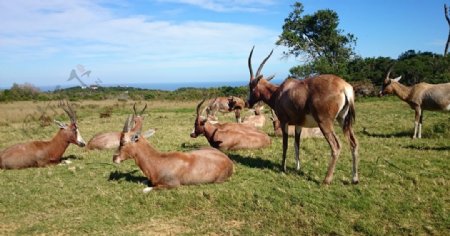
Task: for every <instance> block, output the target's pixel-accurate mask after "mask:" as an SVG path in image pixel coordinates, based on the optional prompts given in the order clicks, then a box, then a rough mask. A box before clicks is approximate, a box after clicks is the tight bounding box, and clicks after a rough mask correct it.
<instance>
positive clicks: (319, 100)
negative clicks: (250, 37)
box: [248, 47, 359, 184]
mask: <svg viewBox="0 0 450 236" xmlns="http://www.w3.org/2000/svg"><path fill="white" fill-rule="evenodd" d="M253 49H254V47H253V48H252V50H251V51H250V55H249V57H248V67H249V70H250V82H249V89H250V93H249V97H248V105H249V107H250V108H251V107H253V105H254V104H255V103H257V102H259V101H264V102H265V103H266V104H267V105H269V106H270V107H271V108H272V109H273V110H274V111H275V113H276V115H277V117H278V119H279V120H280V123H281V130H282V133H283V160H282V170H283V171H284V172H285V171H286V150H287V145H288V127H289V125H295V135H294V137H295V142H294V144H295V145H294V147H295V159H296V162H297V165H296V169H297V170H299V169H300V160H299V150H300V149H299V146H300V135H301V133H302V127H309V128H312V127H319V128H320V130H321V131H322V133H323V135H324V136H325V138H326V140H327V141H328V144H329V145H330V148H331V160H330V163H329V165H328V171H327V175H326V177H325V179H324V181H323V182H324V184H330V183H331V181H332V180H333V173H334V169H335V166H336V162H337V160H338V157H339V154H340V151H341V146H340V144H339V141H338V138H337V136H336V133H335V132H334V128H333V123H334V121H335V120H337V121H338V122H339V124H340V125H341V126H342V129H343V131H344V135H345V136H346V137H347V139H348V140H349V143H350V148H351V152H352V159H353V168H352V170H353V178H352V182H353V183H358V182H359V178H358V152H357V150H358V143H357V141H356V137H355V135H354V133H353V128H352V125H353V123H354V120H355V106H354V92H353V88H352V86H351V85H350V84H348V83H347V82H345V81H344V80H343V79H341V78H340V77H338V76H336V75H329V74H328V75H318V76H314V77H310V78H307V79H304V80H299V79H292V78H287V79H286V80H285V81H284V82H283V83H282V84H281V85H279V86H277V85H274V84H272V83H270V82H268V81H267V80H266V79H264V77H263V75H262V74H260V72H261V69H262V68H263V66H264V63H265V62H266V61H267V60H268V59H269V57H270V56H271V55H272V52H273V50H272V52H271V53H270V54H269V55H268V56H267V57H266V58H265V59H264V60H263V61H262V63H261V64H260V66H259V68H258V70H257V71H256V75H255V76H254V75H253V69H252V65H251V58H252V54H253Z"/></svg>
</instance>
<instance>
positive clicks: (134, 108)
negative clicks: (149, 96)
mask: <svg viewBox="0 0 450 236" xmlns="http://www.w3.org/2000/svg"><path fill="white" fill-rule="evenodd" d="M133 111H134V115H135V116H137V112H136V103H134V105H133Z"/></svg>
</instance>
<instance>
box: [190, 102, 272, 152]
mask: <svg viewBox="0 0 450 236" xmlns="http://www.w3.org/2000/svg"><path fill="white" fill-rule="evenodd" d="M204 101H205V100H203V101H201V102H200V103H199V104H198V105H197V117H196V118H195V122H194V131H193V132H192V133H191V137H192V138H197V137H198V136H199V135H202V134H203V135H204V136H205V137H206V139H207V140H208V142H209V144H210V145H211V146H212V147H214V148H218V149H221V150H238V149H251V148H263V147H267V146H269V145H270V144H271V141H270V138H269V136H268V135H267V134H265V133H263V132H261V131H259V130H257V129H256V128H255V127H253V126H250V125H245V124H240V123H239V124H236V123H234V125H232V126H231V125H213V124H210V123H209V122H207V120H206V119H204V118H202V117H201V116H200V107H201V106H202V104H203V102H204Z"/></svg>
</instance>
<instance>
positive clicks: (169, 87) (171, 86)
mask: <svg viewBox="0 0 450 236" xmlns="http://www.w3.org/2000/svg"><path fill="white" fill-rule="evenodd" d="M247 83H248V82H244V81H230V82H227V81H219V82H198V83H196V82H190V83H127V84H106V83H105V84H99V86H102V87H118V86H120V87H133V88H142V89H154V90H165V91H175V90H177V89H179V88H186V87H189V88H218V87H223V86H230V87H239V86H247V85H248V84H247ZM76 86H79V85H77V84H70V85H62V84H61V85H54V86H37V87H38V88H39V89H40V90H41V91H43V92H49V91H54V90H56V89H65V88H71V87H76ZM4 89H8V88H4Z"/></svg>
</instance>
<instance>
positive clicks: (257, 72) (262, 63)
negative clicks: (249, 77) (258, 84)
mask: <svg viewBox="0 0 450 236" xmlns="http://www.w3.org/2000/svg"><path fill="white" fill-rule="evenodd" d="M272 53H273V49H272V51H270V53H269V55H268V56H267V57H266V58H264V60H263V61H262V62H261V65H259V68H258V70H257V71H256V77H258V76H259V73H261V70H262V68H263V66H264V64H265V63H266V61H267V60H269V57H270V56H272Z"/></svg>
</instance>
